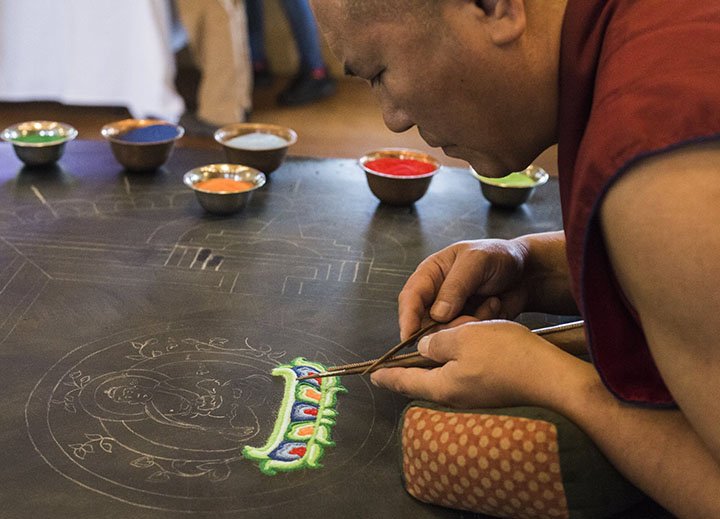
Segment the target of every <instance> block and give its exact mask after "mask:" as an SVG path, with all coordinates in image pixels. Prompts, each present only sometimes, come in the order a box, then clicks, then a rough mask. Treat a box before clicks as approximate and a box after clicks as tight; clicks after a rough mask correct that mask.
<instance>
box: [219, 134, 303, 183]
mask: <svg viewBox="0 0 720 519" xmlns="http://www.w3.org/2000/svg"><path fill="white" fill-rule="evenodd" d="M214 137H215V141H217V142H218V143H220V144H221V145H222V147H223V149H224V150H225V156H226V158H227V161H228V162H230V163H232V164H241V165H243V166H249V167H251V168H254V169H257V170H259V171H262V172H263V173H265V174H266V175H268V174H270V173H272V172H273V171H275V170H276V169H278V168H279V167H280V166H281V165H282V163H283V161H284V160H285V157H286V155H287V151H288V148H289V147H290V146H292V145H293V144H295V142H297V133H295V131H294V130H292V129H290V128H287V127H285V126H280V125H277V124H263V123H235V124H229V125H227V126H223V127H222V128H220V129H218V130H217V131H216V132H215V136H214Z"/></svg>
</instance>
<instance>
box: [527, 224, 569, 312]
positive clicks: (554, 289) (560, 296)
mask: <svg viewBox="0 0 720 519" xmlns="http://www.w3.org/2000/svg"><path fill="white" fill-rule="evenodd" d="M514 241H517V242H519V243H520V244H521V245H522V246H523V248H524V249H525V250H526V257H525V262H526V263H525V269H526V275H525V280H526V283H527V289H528V302H527V307H526V311H529V312H545V313H551V314H561V315H574V314H577V313H578V309H577V305H576V304H575V300H574V299H573V296H572V292H571V291H570V272H569V269H568V264H567V258H566V256H565V235H564V233H563V232H562V231H557V232H547V233H539V234H528V235H526V236H520V237H519V238H515V240H514Z"/></svg>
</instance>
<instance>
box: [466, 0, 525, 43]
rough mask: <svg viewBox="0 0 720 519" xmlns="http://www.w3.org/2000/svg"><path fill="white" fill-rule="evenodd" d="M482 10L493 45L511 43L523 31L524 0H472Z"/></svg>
mask: <svg viewBox="0 0 720 519" xmlns="http://www.w3.org/2000/svg"><path fill="white" fill-rule="evenodd" d="M473 3H474V4H475V7H476V8H477V9H480V10H482V11H483V15H484V17H485V23H486V24H487V29H488V34H489V35H490V39H491V40H492V42H493V43H494V44H495V45H498V46H502V45H507V44H508V43H512V42H514V41H515V40H517V39H518V38H520V36H522V34H523V33H524V32H525V28H526V25H527V19H526V16H525V0H473Z"/></svg>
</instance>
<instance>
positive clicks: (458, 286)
mask: <svg viewBox="0 0 720 519" xmlns="http://www.w3.org/2000/svg"><path fill="white" fill-rule="evenodd" d="M482 269H483V265H482V264H481V263H478V258H477V256H472V257H471V256H469V255H464V256H462V255H461V256H458V257H457V258H456V260H455V262H454V263H453V265H452V267H451V268H450V270H449V271H448V272H447V274H446V276H445V279H444V280H443V282H442V284H441V285H440V288H439V289H438V291H437V297H436V299H435V302H434V303H433V305H432V307H431V308H430V317H432V318H433V319H435V320H436V321H440V322H443V323H444V322H447V321H449V320H451V319H452V318H453V317H456V316H457V315H458V314H459V313H460V311H461V310H462V308H463V306H464V305H465V302H466V301H467V300H468V298H470V296H472V295H473V294H474V293H475V292H477V290H478V287H479V285H480V284H481V283H482V280H483V279H484V276H483V275H482Z"/></svg>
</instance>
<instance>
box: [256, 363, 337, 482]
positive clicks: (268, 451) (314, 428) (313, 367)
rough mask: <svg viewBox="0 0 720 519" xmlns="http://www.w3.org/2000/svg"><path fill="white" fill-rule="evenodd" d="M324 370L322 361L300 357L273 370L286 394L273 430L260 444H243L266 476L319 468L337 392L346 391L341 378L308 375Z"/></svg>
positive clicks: (332, 421)
mask: <svg viewBox="0 0 720 519" xmlns="http://www.w3.org/2000/svg"><path fill="white" fill-rule="evenodd" d="M322 371H325V367H324V366H323V365H322V364H318V363H316V362H310V361H308V360H305V359H303V358H301V357H299V358H297V359H294V360H292V361H291V362H290V363H289V364H282V365H280V366H278V367H276V368H275V369H273V370H272V374H273V375H275V376H279V377H283V379H284V380H285V393H284V396H283V400H282V403H281V404H280V410H279V411H278V416H277V420H276V421H275V427H274V428H273V431H272V433H270V436H269V438H268V440H267V442H266V443H265V445H263V446H262V447H251V446H249V445H248V446H246V447H245V448H243V456H245V458H246V459H249V460H253V461H256V462H258V468H259V469H260V471H261V472H262V473H263V474H265V475H268V476H274V475H275V474H277V473H279V472H290V471H294V470H300V469H306V468H308V469H317V468H320V466H321V465H320V460H321V459H322V457H323V455H324V454H325V450H326V449H327V448H329V447H332V446H333V445H335V442H334V441H333V440H332V439H331V432H332V426H333V425H335V417H336V416H337V414H338V413H337V410H336V409H335V407H336V404H337V394H338V393H342V392H345V391H347V390H346V389H345V388H344V387H343V386H342V385H341V384H340V377H325V378H308V379H305V380H302V381H300V380H298V377H303V376H306V375H315V374H317V373H320V372H322Z"/></svg>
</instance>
